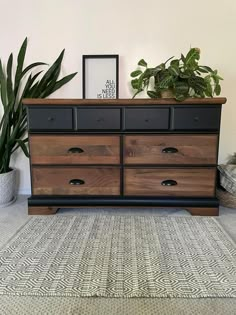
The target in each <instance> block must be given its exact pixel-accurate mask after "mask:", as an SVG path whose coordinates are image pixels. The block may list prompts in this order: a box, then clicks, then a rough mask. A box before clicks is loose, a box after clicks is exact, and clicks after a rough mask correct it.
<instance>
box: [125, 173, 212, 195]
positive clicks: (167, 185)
mask: <svg viewBox="0 0 236 315" xmlns="http://www.w3.org/2000/svg"><path fill="white" fill-rule="evenodd" d="M215 177H216V170H215V169H214V168H191V169H186V168H178V169H177V168H176V169H171V168H162V169H158V168H146V169H145V168H130V169H129V168H126V169H125V172H124V192H125V195H134V196H157V197H158V196H178V197H184V196H185V197H214V195H215Z"/></svg>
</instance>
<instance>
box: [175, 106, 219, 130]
mask: <svg viewBox="0 0 236 315" xmlns="http://www.w3.org/2000/svg"><path fill="white" fill-rule="evenodd" d="M220 113H221V108H220V107H214V108H209V107H207V108H206V107H204V108H200V107H196V106H195V107H188V108H183V107H176V108H174V116H173V129H175V130H185V129H189V130H204V129H205V130H218V129H219V128H220Z"/></svg>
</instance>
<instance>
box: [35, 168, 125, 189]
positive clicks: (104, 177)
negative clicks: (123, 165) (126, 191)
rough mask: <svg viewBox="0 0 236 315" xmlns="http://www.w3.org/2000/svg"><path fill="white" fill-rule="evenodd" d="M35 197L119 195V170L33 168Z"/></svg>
mask: <svg viewBox="0 0 236 315" xmlns="http://www.w3.org/2000/svg"><path fill="white" fill-rule="evenodd" d="M32 186H33V194H35V195H119V193H120V169H119V168H108V167H107V168H105V167H104V168H79V167H33V168H32Z"/></svg>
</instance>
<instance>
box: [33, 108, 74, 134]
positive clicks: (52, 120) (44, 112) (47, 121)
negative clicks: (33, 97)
mask: <svg viewBox="0 0 236 315" xmlns="http://www.w3.org/2000/svg"><path fill="white" fill-rule="evenodd" d="M29 129H30V130H72V129H73V112H72V108H29Z"/></svg>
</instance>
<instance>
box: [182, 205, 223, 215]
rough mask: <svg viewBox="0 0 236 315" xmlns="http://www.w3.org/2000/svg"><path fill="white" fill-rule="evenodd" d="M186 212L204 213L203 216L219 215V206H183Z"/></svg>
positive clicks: (193, 213)
mask: <svg viewBox="0 0 236 315" xmlns="http://www.w3.org/2000/svg"><path fill="white" fill-rule="evenodd" d="M185 209H186V210H187V211H188V212H190V213H191V214H192V215H205V216H218V215H219V208H218V207H216V208H196V207H191V208H189V207H188V208H185Z"/></svg>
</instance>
